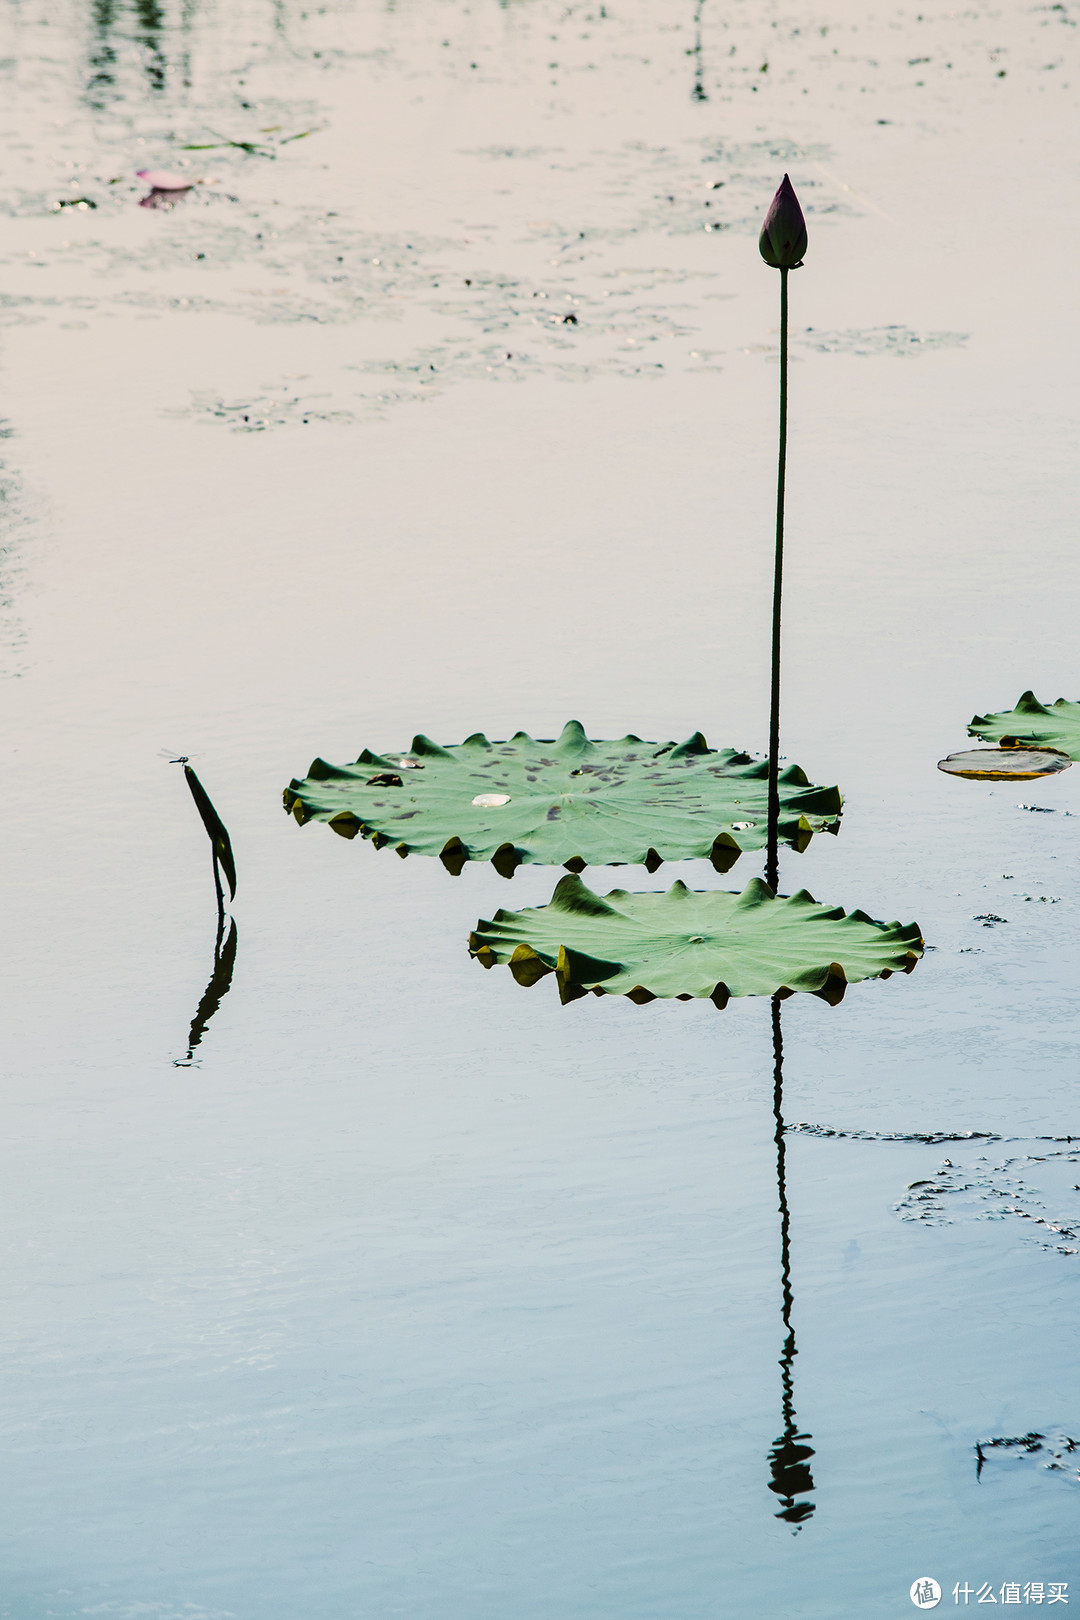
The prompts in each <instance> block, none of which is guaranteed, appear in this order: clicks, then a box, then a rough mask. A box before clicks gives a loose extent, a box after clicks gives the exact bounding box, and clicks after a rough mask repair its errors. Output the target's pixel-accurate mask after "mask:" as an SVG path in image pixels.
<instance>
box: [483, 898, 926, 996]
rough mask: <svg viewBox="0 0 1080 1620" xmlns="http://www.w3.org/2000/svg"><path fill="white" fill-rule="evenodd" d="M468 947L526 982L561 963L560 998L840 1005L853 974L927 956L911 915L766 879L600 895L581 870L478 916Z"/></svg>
mask: <svg viewBox="0 0 1080 1620" xmlns="http://www.w3.org/2000/svg"><path fill="white" fill-rule="evenodd" d="M469 951H470V953H471V954H472V955H473V956H474V957H475V958H476V959H477V960H478V961H479V962H480V963H481V964H482V966H484V967H494V966H495V965H496V964H497V963H505V964H506V965H508V966H509V968H510V971H511V973H512V974H513V975H514V977H515V979H516V980H517V981H518V983H519V984H522V985H526V986H528V985H533V984H535V983H537V981H538V980H540V979H542V978H544V977H546V975H547V974H549V973H554V974H555V977H556V982H557V984H558V987H559V995H560V997H561V999H562V1001H563V1002H564V1003H566V1002H568V1001H575V1000H577V999H578V998H579V997H580V996H583V995H584V994H585V993H586V991H588V990H592V991H593V992H594V994H596V995H611V996H628V997H629V998H630V1000H631V1001H636V1002H639V1003H640V1002H646V1001H655V1000H656V999H657V998H658V997H676V998H677V999H678V1000H680V1001H689V1000H692V999H694V998H696V997H707V998H708V999H709V1000H711V1001H712V1002H713V1004H714V1006H716V1007H718V1008H723V1007H726V1005H727V1003H728V1001H729V999H730V998H731V997H732V996H771V995H776V994H780V995H781V996H789V995H793V994H794V993H795V992H796V991H798V990H803V991H808V992H809V993H810V994H812V995H816V996H820V997H821V998H822V1000H824V1001H828V1002H829V1003H830V1004H831V1005H833V1006H835V1005H836V1004H837V1003H838V1002H839V1001H841V1000H842V999H843V996H844V992H845V990H846V989H847V987H848V985H849V984H854V983H856V982H857V981H858V980H861V979H878V978H880V979H887V978H889V977H890V975H891V974H893V973H898V972H899V973H910V972H911V971H912V969H913V968H914V967H915V964H916V963H917V962H918V960H919V958H920V956H921V955H922V954H923V941H922V935H921V934H920V932H919V928H918V925H917V924H916V923H908V924H901V923H898V922H891V923H883V922H875V921H874V920H873V919H872V918H871V917H868V916H867V915H866V913H865V912H862V911H853V912H851V913H850V915H848V914H847V913H845V912H844V910H843V909H842V908H841V907H839V906H823V905H819V904H818V902H817V901H816V900H815V899H814V898H813V896H812V895H809V894H807V892H806V890H805V889H800V891H799V892H798V894H793V895H791V896H790V897H789V898H777V896H776V895H775V894H774V893H773V891H772V890H771V889H770V888H769V886H768V885H767V884H765V883H763V882H762V881H761V879H760V878H753V879H751V881H750V883H748V884H747V886H746V888H745V889H744V890H743V892H742V894H730V893H728V892H726V891H725V890H692V889H688V888H687V887H686V885H685V883H682V882H676V883H675V884H674V885H673V886H672V887H671V888H670V889H669V890H668V892H667V893H666V894H662V893H661V894H656V893H654V894H628V893H627V891H626V890H625V889H613V890H612V891H611V893H610V894H608V895H607V896H606V897H605V898H601V897H600V895H598V894H594V893H593V892H592V890H591V889H589V888H587V887H586V885H585V884H584V883H583V882H582V881H581V879H580V878H579V877H578V876H576V875H575V874H571V875H570V876H568V877H564V878H563V879H562V880H561V881H560V883H559V884H558V886H557V887H556V889H555V893H554V894H553V895H552V897H551V900H550V902H549V903H548V904H547V905H546V906H536V907H527V908H526V909H524V910H522V911H502V910H500V911H497V912H496V913H495V916H494V918H493V919H492V920H491V921H490V922H487V921H484V920H483V919H482V920H481V921H480V922H478V923H477V925H476V928H475V929H474V931H473V933H472V934H470V936H469Z"/></svg>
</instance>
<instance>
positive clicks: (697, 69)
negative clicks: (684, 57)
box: [690, 0, 709, 101]
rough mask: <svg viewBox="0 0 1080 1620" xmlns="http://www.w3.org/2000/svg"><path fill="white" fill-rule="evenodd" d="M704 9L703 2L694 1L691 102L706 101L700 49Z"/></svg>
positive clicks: (703, 69)
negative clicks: (692, 86)
mask: <svg viewBox="0 0 1080 1620" xmlns="http://www.w3.org/2000/svg"><path fill="white" fill-rule="evenodd" d="M704 9H705V0H694V47H693V50H692V51H691V52H690V55H691V56H692V57H693V58H694V88H693V89H692V90H691V92H690V99H691V101H708V99H709V97H708V95H707V93H706V90H705V58H704V56H703V54H702V49H701V13H702V12H703V11H704Z"/></svg>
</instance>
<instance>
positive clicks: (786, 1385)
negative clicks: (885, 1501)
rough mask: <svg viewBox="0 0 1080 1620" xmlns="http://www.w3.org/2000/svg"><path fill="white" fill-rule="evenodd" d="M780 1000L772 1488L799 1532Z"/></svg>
mask: <svg viewBox="0 0 1080 1620" xmlns="http://www.w3.org/2000/svg"><path fill="white" fill-rule="evenodd" d="M780 1000H781V998H780V997H779V996H774V997H773V1002H772V1029H773V1117H774V1118H775V1120H776V1186H777V1193H778V1195H779V1202H780V1288H781V1297H782V1300H783V1312H782V1314H783V1321H784V1348H783V1350H782V1352H781V1354H780V1387H781V1391H782V1402H781V1404H782V1408H783V1416H784V1432H783V1434H782V1435H781V1436H780V1437H779V1439H778V1440H777V1441H776V1442H775V1444H774V1445H773V1448H772V1450H771V1451H770V1452H769V1473H770V1474H771V1476H772V1477H771V1479H770V1480H769V1489H770V1491H774V1492H775V1493H776V1495H777V1496H778V1497H779V1498H780V1502H781V1507H780V1509H779V1511H778V1513H777V1515H776V1517H777V1518H778V1519H785V1520H786V1521H787V1523H788V1524H792V1525H794V1526H795V1531H796V1533H797V1532H798V1530H799V1529H800V1527H801V1526H802V1525H803V1524H804V1523H805V1521H806V1520H807V1519H809V1517H810V1516H811V1514H812V1513H813V1511H814V1507H815V1504H814V1503H813V1502H811V1501H802V1502H799V1501H796V1498H797V1497H800V1496H803V1497H805V1496H807V1495H808V1493H809V1492H810V1491H812V1490H813V1489H814V1477H813V1475H812V1474H811V1472H810V1458H811V1457H812V1456H813V1455H814V1448H813V1446H810V1445H808V1444H807V1441H808V1440H809V1439H810V1436H809V1435H808V1434H800V1433H799V1432H798V1429H799V1425H798V1420H797V1418H796V1416H795V1380H794V1363H795V1357H796V1355H797V1354H798V1351H797V1350H796V1348H795V1329H794V1328H793V1327H792V1325H791V1313H792V1307H793V1305H794V1298H793V1296H792V1292H791V1211H790V1210H789V1209H788V1201H787V1176H786V1172H785V1165H784V1114H783V1105H784V1037H783V1032H782V1031H781V1028H780Z"/></svg>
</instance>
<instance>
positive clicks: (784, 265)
mask: <svg viewBox="0 0 1080 1620" xmlns="http://www.w3.org/2000/svg"><path fill="white" fill-rule="evenodd" d="M758 249H759V251H760V253H761V257H762V258H763V259H764V260H765V263H766V264H770V265H772V267H773V269H774V270H797V269H798V268H799V266H800V265H801V264H802V262H803V254H804V253H805V252H806V221H805V219H804V218H803V211H802V209H801V208H800V207H799V199H798V197H796V195H795V187H794V186H793V185H792V183H791V181H790V180H789V179H788V177H787V175H786V174H785V176H784V178H783V180H782V181H781V183H780V188H779V190H778V191H777V193H776V196H775V197H774V198H773V200H772V202H771V203H770V204H769V212H768V213H767V214H766V215H765V223H764V225H763V226H762V227H761V236H760V238H759V240H758Z"/></svg>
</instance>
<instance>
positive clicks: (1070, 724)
mask: <svg viewBox="0 0 1080 1620" xmlns="http://www.w3.org/2000/svg"><path fill="white" fill-rule="evenodd" d="M968 732H969V733H970V735H971V736H972V737H981V738H982V739H983V741H984V742H1000V743H1005V744H1006V745H1007V746H1019V747H1021V748H1060V749H1061V750H1062V752H1063V753H1066V754H1068V756H1069V758H1070V759H1080V703H1070V702H1069V700H1068V699H1067V698H1058V700H1057V702H1056V703H1052V704H1051V705H1050V707H1049V708H1045V707H1044V706H1043V704H1041V703H1040V702H1039V700H1038V698H1037V697H1036V696H1035V694H1034V692H1025V693H1024V695H1023V697H1022V698H1021V699H1020V701H1019V702H1018V703H1017V705H1016V708H1015V709H1007V710H1005V711H1004V712H1003V713H1002V714H977V715H975V716H974V717H973V718H972V721H971V724H970V725H969V726H968Z"/></svg>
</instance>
